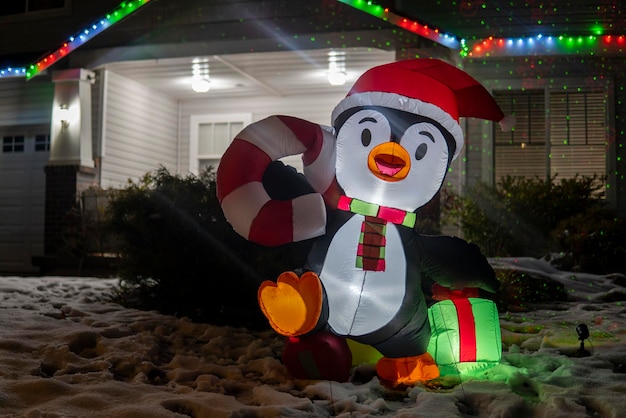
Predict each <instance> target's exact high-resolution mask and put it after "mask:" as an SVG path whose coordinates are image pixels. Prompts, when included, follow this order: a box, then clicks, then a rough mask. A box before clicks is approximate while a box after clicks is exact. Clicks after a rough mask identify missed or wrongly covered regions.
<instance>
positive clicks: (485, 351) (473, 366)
mask: <svg viewBox="0 0 626 418" xmlns="http://www.w3.org/2000/svg"><path fill="white" fill-rule="evenodd" d="M428 319H429V322H430V328H431V331H432V336H431V338H430V343H429V344H428V352H429V353H430V354H431V355H432V356H433V358H434V359H435V361H436V362H437V365H438V366H439V369H440V371H441V374H442V375H447V374H458V375H460V376H462V375H472V374H476V373H480V372H482V371H484V370H485V369H487V368H489V367H492V366H495V365H496V364H498V363H499V362H500V359H501V357H502V338H501V335H500V319H499V316H498V309H497V307H496V305H495V303H493V302H492V301H490V300H487V299H480V298H462V299H454V300H442V301H440V302H437V303H435V304H434V305H432V306H431V307H430V308H429V309H428Z"/></svg>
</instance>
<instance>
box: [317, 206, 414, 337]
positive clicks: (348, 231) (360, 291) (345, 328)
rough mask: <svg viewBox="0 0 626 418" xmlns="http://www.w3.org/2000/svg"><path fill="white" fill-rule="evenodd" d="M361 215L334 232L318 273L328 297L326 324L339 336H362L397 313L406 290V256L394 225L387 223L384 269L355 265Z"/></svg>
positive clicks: (383, 324) (384, 323) (381, 325)
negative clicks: (365, 268) (376, 269)
mask: <svg viewBox="0 0 626 418" xmlns="http://www.w3.org/2000/svg"><path fill="white" fill-rule="evenodd" d="M362 222H363V216H360V215H355V216H353V217H352V218H350V219H349V220H348V221H347V222H346V223H345V224H344V225H343V226H342V227H341V228H340V229H339V231H337V233H336V234H335V236H334V237H333V240H332V241H331V243H330V245H329V247H328V253H327V254H326V259H325V261H324V265H323V267H322V271H321V273H320V279H321V280H322V283H323V284H324V287H325V289H326V293H327V297H328V305H329V318H328V323H329V325H330V326H331V327H332V329H333V330H334V331H335V332H336V333H337V334H340V335H354V336H358V335H364V334H367V333H370V332H372V331H376V330H377V329H379V328H381V327H383V326H385V325H386V324H388V323H389V321H390V320H391V319H392V318H393V317H394V316H395V315H396V313H397V312H398V310H399V309H400V307H401V305H402V301H403V300H404V294H405V292H406V258H405V254H404V248H403V245H402V241H401V239H400V235H399V234H398V230H397V227H396V226H395V225H393V224H387V232H386V234H385V238H386V245H385V264H386V268H385V271H365V270H362V269H360V268H358V267H356V266H355V263H356V255H357V248H358V244H359V237H360V234H361V224H362Z"/></svg>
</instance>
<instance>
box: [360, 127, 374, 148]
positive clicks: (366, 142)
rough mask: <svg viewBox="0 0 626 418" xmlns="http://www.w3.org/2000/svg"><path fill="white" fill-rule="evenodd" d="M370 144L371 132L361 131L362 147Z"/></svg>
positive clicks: (367, 130)
mask: <svg viewBox="0 0 626 418" xmlns="http://www.w3.org/2000/svg"><path fill="white" fill-rule="evenodd" d="M371 142H372V131H370V130H369V129H363V130H362V131H361V143H362V144H363V146H364V147H367V146H369V144H370V143H371Z"/></svg>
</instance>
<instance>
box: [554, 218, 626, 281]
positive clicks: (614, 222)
mask: <svg viewBox="0 0 626 418" xmlns="http://www.w3.org/2000/svg"><path fill="white" fill-rule="evenodd" d="M625 236H626V221H625V220H624V219H623V218H620V217H619V216H617V215H616V214H615V213H613V212H612V211H610V210H607V209H604V208H601V207H594V208H591V209H590V210H587V211H584V212H581V213H577V214H575V215H573V216H571V217H569V218H567V219H564V220H562V221H561V222H560V223H559V225H558V227H557V228H555V229H554V230H553V231H552V237H553V238H554V239H555V241H556V242H557V243H558V244H559V245H560V246H561V248H563V249H565V250H566V251H567V252H569V253H571V254H572V258H573V262H574V264H575V265H576V266H577V268H579V269H580V270H582V271H585V272H588V273H617V272H620V273H626V268H625V264H624V259H626V244H625V242H626V241H625V240H624V237H625Z"/></svg>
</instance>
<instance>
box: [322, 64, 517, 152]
mask: <svg viewBox="0 0 626 418" xmlns="http://www.w3.org/2000/svg"><path fill="white" fill-rule="evenodd" d="M357 106H384V107H389V108H393V109H398V110H404V111H407V112H410V113H415V114H419V115H423V116H426V117H429V118H431V119H434V120H436V121H437V122H439V123H440V124H441V125H442V126H443V127H444V128H445V129H447V130H448V131H449V132H450V133H451V134H452V135H453V137H454V139H455V141H456V145H457V147H456V150H455V153H454V158H456V157H457V155H458V153H459V152H460V150H461V148H462V147H463V132H462V131H461V127H460V125H459V117H475V118H480V119H486V120H491V121H494V122H500V125H501V126H502V128H503V129H507V128H508V129H510V128H511V127H512V125H511V124H512V123H513V120H512V119H511V118H510V117H506V118H505V116H504V113H502V110H501V109H500V107H499V106H498V104H497V103H496V101H495V100H494V98H493V97H492V96H491V94H490V93H489V92H488V91H487V89H485V88H484V87H483V86H482V85H481V84H480V83H479V82H478V81H476V80H475V79H474V78H473V77H471V76H470V75H469V74H467V73H466V72H464V71H462V70H460V69H458V68H456V67H455V66H453V65H450V64H448V63H446V62H444V61H440V60H436V59H429V58H418V59H411V60H405V61H396V62H392V63H390V64H384V65H380V66H378V67H374V68H371V69H369V70H368V71H366V72H365V73H364V74H363V75H362V76H361V77H359V79H358V80H357V81H356V83H355V84H354V86H353V87H352V89H351V90H350V92H349V93H348V95H347V96H346V98H345V99H343V100H342V101H341V102H340V103H339V104H338V105H337V107H335V109H334V110H333V113H332V123H333V125H334V123H335V120H336V119H337V117H338V116H339V115H340V114H341V113H343V112H344V111H345V110H347V109H350V108H353V107H357Z"/></svg>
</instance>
